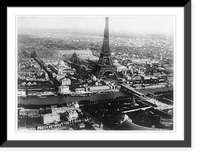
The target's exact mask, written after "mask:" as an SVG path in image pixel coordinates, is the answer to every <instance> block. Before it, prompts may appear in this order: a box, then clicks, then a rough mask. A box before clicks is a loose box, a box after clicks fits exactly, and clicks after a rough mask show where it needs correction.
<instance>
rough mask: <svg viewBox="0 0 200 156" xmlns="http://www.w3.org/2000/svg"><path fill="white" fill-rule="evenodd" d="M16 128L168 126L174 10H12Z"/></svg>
mask: <svg viewBox="0 0 200 156" xmlns="http://www.w3.org/2000/svg"><path fill="white" fill-rule="evenodd" d="M16 27H17V28H16V30H17V34H16V42H17V96H18V97H17V107H16V108H17V131H51V130H55V131H61V130H62V131H76V130H77V131H78V130H86V131H88V130H94V131H95V130H97V131H107V130H114V131H115V130H116V131H117V130H131V131H134V130H140V131H146V130H149V131H173V130H174V126H175V125H174V115H175V114H174V105H175V103H174V97H173V95H174V92H173V88H174V87H173V84H174V53H175V44H174V37H175V16H164V15H161V16H159V15H157V16H133V15H132V16H112V15H108V16H64V15H63V16H42V15H41V16H39V15H38V16H25V15H24V16H16Z"/></svg>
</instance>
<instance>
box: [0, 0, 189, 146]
mask: <svg viewBox="0 0 200 156" xmlns="http://www.w3.org/2000/svg"><path fill="white" fill-rule="evenodd" d="M129 7H130V6H129ZM132 7H134V6H132ZM142 7H143V6H142ZM145 7H151V6H145ZM156 7H161V6H156ZM162 7H173V6H168V5H167V6H164V5H163V6H162ZM174 7H177V6H174ZM178 7H183V8H184V140H162V141H160V140H116V141H115V140H63V141H61V140H42V141H41V140H28V141H27V140H7V103H5V104H4V106H3V107H2V111H4V112H5V115H4V116H3V119H4V121H5V124H2V126H1V127H2V130H3V132H2V135H1V142H0V145H1V147H38V148H42V147H55V148H59V147H60V148H62V147H68V148H71V147H73V148H74V147H77V148H78V147H99V148H109V147H112V148H117V147H118V148H119V147H121V148H130V147H191V1H190V0H189V1H187V3H186V4H185V5H182V6H178ZM6 23H7V22H6ZM6 29H7V28H6ZM6 60H7V59H6ZM7 72H8V71H6V73H7ZM6 75H7V74H6ZM6 79H7V78H6ZM5 82H7V80H6V81H5ZM6 94H7V89H6ZM6 97H7V95H6Z"/></svg>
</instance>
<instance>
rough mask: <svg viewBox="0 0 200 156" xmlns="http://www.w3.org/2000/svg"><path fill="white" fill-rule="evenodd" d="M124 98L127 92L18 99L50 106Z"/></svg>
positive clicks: (162, 89)
mask: <svg viewBox="0 0 200 156" xmlns="http://www.w3.org/2000/svg"><path fill="white" fill-rule="evenodd" d="M167 90H173V87H164V88H156V89H142V90H138V91H140V92H142V93H143V94H147V93H148V92H151V93H155V92H159V91H167ZM123 96H130V94H127V93H125V92H122V91H119V92H112V93H99V94H92V95H90V96H84V97H72V96H69V95H67V96H57V97H55V96H48V97H47V98H38V97H28V98H26V99H22V98H19V97H18V104H33V105H37V104H39V105H45V104H47V105H50V104H63V103H65V102H75V101H81V100H91V101H99V100H104V99H114V98H116V97H123Z"/></svg>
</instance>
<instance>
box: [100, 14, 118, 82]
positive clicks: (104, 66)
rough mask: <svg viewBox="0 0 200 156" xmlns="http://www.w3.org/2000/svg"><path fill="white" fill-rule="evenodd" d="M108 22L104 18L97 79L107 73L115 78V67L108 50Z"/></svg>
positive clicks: (107, 19)
mask: <svg viewBox="0 0 200 156" xmlns="http://www.w3.org/2000/svg"><path fill="white" fill-rule="evenodd" d="M108 21H109V18H108V17H106V24H105V30H104V39H103V47H102V51H101V54H100V57H99V60H98V66H99V68H98V71H97V74H96V75H97V77H98V78H100V79H101V78H102V77H103V75H104V74H105V73H107V72H110V73H113V74H115V76H116V77H118V76H117V67H115V66H114V65H113V62H112V58H111V53H110V48H109V27H108Z"/></svg>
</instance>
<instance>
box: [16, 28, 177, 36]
mask: <svg viewBox="0 0 200 156" xmlns="http://www.w3.org/2000/svg"><path fill="white" fill-rule="evenodd" d="M17 30H18V31H20V30H46V31H48V30H52V31H59V30H60V31H79V32H81V31H82V32H83V31H87V32H89V31H90V32H91V33H92V31H93V32H96V33H102V35H103V32H104V30H98V29H87V28H76V29H73V28H39V27H29V28H24V27H18V28H17ZM109 32H110V33H118V34H122V33H124V34H130V33H131V34H148V35H150V34H152V35H153V34H154V35H156V34H157V35H172V36H173V35H174V33H172V32H131V31H116V30H109Z"/></svg>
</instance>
